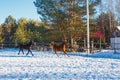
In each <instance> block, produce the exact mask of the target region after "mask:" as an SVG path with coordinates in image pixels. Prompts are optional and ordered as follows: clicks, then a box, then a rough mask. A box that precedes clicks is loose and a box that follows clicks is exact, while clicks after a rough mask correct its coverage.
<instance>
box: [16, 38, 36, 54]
mask: <svg viewBox="0 0 120 80" xmlns="http://www.w3.org/2000/svg"><path fill="white" fill-rule="evenodd" d="M32 43H33V42H32V40H29V41H28V42H27V44H22V43H19V49H20V50H19V53H18V55H19V54H20V51H22V53H23V54H24V52H23V49H27V50H28V53H27V54H26V56H27V55H28V54H29V52H31V54H32V51H31V46H32ZM32 56H34V55H33V54H32Z"/></svg>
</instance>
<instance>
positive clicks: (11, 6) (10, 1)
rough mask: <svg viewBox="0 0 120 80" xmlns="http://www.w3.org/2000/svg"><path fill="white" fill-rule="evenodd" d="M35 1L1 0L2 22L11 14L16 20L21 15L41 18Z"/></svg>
mask: <svg viewBox="0 0 120 80" xmlns="http://www.w3.org/2000/svg"><path fill="white" fill-rule="evenodd" d="M33 1H35V0H0V24H1V23H3V22H4V21H5V18H7V17H8V16H9V15H11V16H13V18H15V19H16V20H18V19H20V18H21V17H25V18H27V19H35V20H40V19H39V15H38V14H37V9H36V7H35V6H34V4H33Z"/></svg>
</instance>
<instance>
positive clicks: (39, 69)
mask: <svg viewBox="0 0 120 80" xmlns="http://www.w3.org/2000/svg"><path fill="white" fill-rule="evenodd" d="M26 52H27V51H25V53H26ZM17 53H18V49H14V48H11V49H10V48H7V49H0V80H120V54H113V51H112V50H109V51H108V50H104V51H102V52H98V53H95V54H86V53H80V52H77V53H74V52H73V53H68V55H70V57H64V56H63V54H62V53H59V56H60V57H57V56H55V55H53V52H47V51H45V52H42V51H35V50H33V54H34V56H31V55H30V54H29V55H28V56H26V55H25V54H24V55H23V54H20V55H17Z"/></svg>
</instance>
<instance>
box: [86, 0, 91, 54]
mask: <svg viewBox="0 0 120 80" xmlns="http://www.w3.org/2000/svg"><path fill="white" fill-rule="evenodd" d="M86 4H87V53H90V36H89V1H88V0H87V1H86Z"/></svg>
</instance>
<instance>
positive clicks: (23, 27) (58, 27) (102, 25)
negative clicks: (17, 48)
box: [0, 0, 120, 45]
mask: <svg viewBox="0 0 120 80" xmlns="http://www.w3.org/2000/svg"><path fill="white" fill-rule="evenodd" d="M113 1H114V0H107V1H106V2H104V0H89V11H90V13H89V14H90V40H91V41H94V42H99V39H98V38H101V41H102V42H103V43H109V42H110V36H111V33H112V31H113V28H114V27H115V26H117V25H119V24H120V23H119V19H120V18H119V16H118V15H119V14H118V13H119V9H116V8H115V9H114V11H113V8H114V7H115V6H113V5H112V4H111V3H112V2H113ZM110 4H111V6H110ZM118 4H120V1H119V0H118V1H117V2H114V5H118ZM34 5H35V7H37V13H38V14H39V15H40V20H41V21H35V20H33V19H30V20H27V19H26V18H20V19H19V20H16V19H14V18H13V17H12V16H11V15H10V16H8V17H7V18H6V19H5V22H4V23H3V24H1V25H0V28H1V29H0V42H1V43H18V42H26V41H27V39H32V40H34V41H35V42H51V41H61V40H62V39H63V38H66V39H67V40H68V41H69V42H70V43H71V45H73V44H74V42H75V41H76V42H83V43H84V44H86V35H87V34H86V30H87V29H86V0H36V1H34ZM116 7H118V6H116ZM117 16H118V17H117ZM96 32H101V33H102V35H103V37H98V36H97V35H95V34H96Z"/></svg>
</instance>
